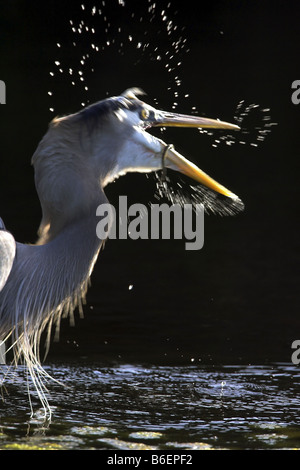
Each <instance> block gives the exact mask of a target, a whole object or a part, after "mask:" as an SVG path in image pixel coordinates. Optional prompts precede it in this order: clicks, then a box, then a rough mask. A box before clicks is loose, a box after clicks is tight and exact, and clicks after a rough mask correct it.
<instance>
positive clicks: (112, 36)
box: [48, 0, 189, 113]
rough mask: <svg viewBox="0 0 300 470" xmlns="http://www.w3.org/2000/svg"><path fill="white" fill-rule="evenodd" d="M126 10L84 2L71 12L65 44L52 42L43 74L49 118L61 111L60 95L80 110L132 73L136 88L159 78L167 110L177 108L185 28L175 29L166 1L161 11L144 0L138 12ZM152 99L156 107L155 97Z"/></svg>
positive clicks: (124, 6) (127, 5) (118, 4)
mask: <svg viewBox="0 0 300 470" xmlns="http://www.w3.org/2000/svg"><path fill="white" fill-rule="evenodd" d="M132 8H134V7H133V6H132V5H130V3H125V1H121V0H118V1H116V2H107V1H104V0H103V1H101V2H98V3H97V4H96V5H91V4H88V2H85V3H83V4H81V6H80V10H79V12H74V16H75V17H77V19H72V18H71V19H70V20H69V28H70V41H68V42H67V43H65V44H64V43H63V41H61V40H60V39H59V40H58V41H57V43H56V46H57V51H56V57H55V60H54V62H53V67H52V69H51V70H50V71H49V76H50V81H51V82H52V83H51V86H50V87H49V88H50V90H49V91H48V96H49V100H50V104H49V110H50V112H51V113H55V112H56V113H57V112H58V113H60V112H61V110H60V109H59V103H60V101H61V100H60V97H59V93H60V92H61V93H65V92H66V91H67V92H68V93H69V94H70V95H71V96H70V98H71V99H72V98H73V99H74V102H77V103H78V102H80V104H81V106H86V105H88V104H90V103H92V102H93V101H97V100H99V96H103V95H106V96H111V95H114V94H115V93H116V90H115V88H114V86H113V84H114V82H115V80H116V79H117V80H116V86H120V85H119V83H120V76H122V75H123V77H124V75H125V73H124V72H126V76H128V78H129V77H130V75H131V74H132V76H133V80H136V81H137V82H138V84H139V86H141V83H140V82H141V80H144V79H145V76H147V75H148V81H149V83H152V80H153V78H152V77H153V76H157V75H158V74H159V75H163V76H165V83H166V84H167V93H168V95H169V98H170V100H171V101H172V109H175V108H176V107H177V98H178V96H179V93H178V88H179V87H180V86H181V84H182V80H181V79H180V77H179V73H180V68H181V66H182V62H183V55H184V54H186V53H187V52H188V51H189V49H188V46H187V39H186V37H184V29H185V27H183V26H179V25H178V24H177V22H176V15H177V12H176V11H175V10H174V8H173V5H172V2H169V3H168V4H167V5H165V6H162V5H158V3H155V2H153V1H151V0H147V1H145V2H141V4H140V5H139V6H138V10H136V11H135V10H133V9H132ZM135 8H137V6H136V5H135ZM78 18H79V19H78ZM148 72H149V73H148ZM105 74H107V75H108V77H107V78H105V77H104V76H105ZM123 80H124V78H123ZM146 81H147V80H146ZM95 83H97V86H95ZM132 83H133V82H132ZM132 83H128V86H132ZM144 88H145V89H147V88H146V87H144ZM61 89H62V91H60V90H61ZM101 89H102V90H101ZM95 90H96V94H95ZM122 91H123V90H119V89H118V90H117V92H118V93H120V92H122ZM153 100H154V102H155V103H156V104H157V102H158V100H157V98H155V97H153Z"/></svg>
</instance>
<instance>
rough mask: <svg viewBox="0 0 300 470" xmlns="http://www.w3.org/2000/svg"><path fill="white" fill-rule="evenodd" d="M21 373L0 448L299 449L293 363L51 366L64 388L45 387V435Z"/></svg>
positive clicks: (4, 406)
mask: <svg viewBox="0 0 300 470" xmlns="http://www.w3.org/2000/svg"><path fill="white" fill-rule="evenodd" d="M19 371H20V372H19V373H18V375H17V376H16V377H15V380H14V381H12V380H9V382H8V384H7V389H6V392H5V395H6V397H5V402H1V415H0V416H1V417H0V448H1V449H11V448H22V449H35V448H38V449H137V450H139V449H174V448H175V449H220V448H221V449H224V448H225V449H246V448H252V449H256V448H262V449H264V448H266V449H268V448H274V447H275V448H289V449H290V448H298V447H300V429H299V426H298V423H299V417H298V415H299V413H298V410H299V404H300V399H299V398H298V390H299V384H300V371H299V369H298V368H297V367H296V366H291V365H286V364H276V365H272V366H267V367H265V366H226V367H216V368H205V367H198V366H187V367H157V366H151V367H143V366H133V365H119V366H114V367H102V366H100V367H99V366H97V365H92V366H91V365H88V366H86V367H83V366H82V365H72V366H65V365H52V366H48V367H47V371H48V372H49V373H50V374H51V375H53V376H54V377H55V378H56V379H58V380H61V381H63V382H64V384H65V387H61V386H59V385H58V384H56V383H53V382H52V383H50V384H49V392H50V397H51V398H50V402H51V406H52V407H53V414H54V417H53V420H52V423H51V425H50V426H49V427H47V428H45V427H43V425H42V421H40V420H39V418H38V413H37V414H36V415H35V416H34V417H33V418H32V419H29V411H30V409H29V404H28V398H27V395H26V384H25V382H24V381H23V378H22V369H21V368H20V369H19ZM31 398H32V401H33V405H35V406H38V401H37V400H35V397H34V396H32V397H31Z"/></svg>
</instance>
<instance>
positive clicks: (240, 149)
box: [0, 0, 300, 364]
mask: <svg viewBox="0 0 300 470" xmlns="http://www.w3.org/2000/svg"><path fill="white" fill-rule="evenodd" d="M81 3H83V2H58V1H55V0H49V1H47V2H39V3H37V2H33V1H26V2H25V1H21V0H19V1H18V0H11V1H9V2H1V7H0V9H1V14H0V58H1V62H0V79H1V80H4V81H5V83H6V88H7V96H6V99H7V104H6V105H2V106H1V107H0V125H1V133H0V135H1V150H0V152H1V154H0V165H1V167H0V168H1V169H0V171H1V180H0V181H1V183H0V196H1V197H0V215H1V217H2V218H3V220H4V222H5V224H6V226H7V228H8V229H9V230H10V231H12V232H13V234H14V235H15V237H16V239H17V240H18V241H22V242H34V241H35V239H36V231H37V228H38V225H39V221H40V217H41V212H40V206H39V202H38V199H37V195H36V192H35V187H34V181H33V168H32V167H31V165H30V159H31V155H32V154H33V152H34V150H35V148H36V146H37V144H38V142H39V140H40V139H41V137H42V136H43V134H44V133H45V131H46V129H47V124H48V122H49V120H50V119H51V118H52V117H53V114H51V113H50V111H49V107H50V106H51V103H52V102H51V98H50V97H49V96H48V94H47V92H48V91H49V90H53V93H54V97H53V100H54V101H55V100H56V101H55V111H57V112H58V113H62V114H63V113H69V112H74V111H77V110H78V109H80V103H81V100H82V96H84V97H85V95H84V93H83V91H82V88H80V87H75V88H74V89H73V90H72V87H71V86H70V80H69V79H68V80H64V79H61V78H59V79H58V78H56V77H58V76H59V74H58V73H56V75H55V77H54V78H53V77H52V78H51V77H50V76H49V72H50V71H51V70H53V69H54V66H53V64H54V61H55V60H56V58H57V55H58V54H60V57H61V58H60V60H61V63H62V64H64V63H67V61H68V60H70V61H72V59H73V56H72V54H74V60H77V61H78V55H80V54H79V53H80V52H81V48H82V50H83V51H84V50H85V47H86V44H85V42H84V41H85V38H84V37H82V38H81V39H80V41H81V42H80V44H78V46H77V47H76V48H73V49H72V47H71V42H72V40H71V39H70V38H71V36H72V35H71V32H70V25H69V20H70V18H73V19H74V21H75V20H80V18H81V17H82V15H83V14H84V13H83V11H82V9H81V7H80V4H81ZM106 3H107V4H108V5H106V6H105V7H103V12H105V14H106V15H107V17H108V18H110V20H111V24H112V25H117V24H120V25H122V30H123V31H125V33H124V34H126V35H128V32H129V33H130V34H132V36H133V37H134V38H135V39H136V38H139V37H141V40H145V39H146V37H145V32H147V40H149V41H150V42H151V41H157V42H158V45H159V51H158V53H160V55H162V65H163V64H164V60H165V58H164V57H165V56H164V54H165V52H166V50H167V48H168V44H167V43H164V38H165V36H164V35H163V33H159V32H158V31H159V30H160V28H161V21H160V22H159V21H153V22H151V23H149V24H146V23H145V20H144V22H143V23H142V24H141V23H140V22H137V21H135V20H132V21H131V22H130V23H129V22H128V18H129V13H128V12H130V11H133V12H135V13H136V16H135V18H139V17H141V16H142V15H144V13H145V9H147V7H148V6H149V4H148V2H146V1H139V2H137V1H136V2H134V1H127V2H125V7H123V9H122V8H121V7H120V5H118V2H117V1H109V2H108V1H107V2H106ZM168 3H169V2H158V6H157V11H159V10H160V9H161V10H163V8H164V4H165V5H166V6H167V4H168ZM93 4H96V5H97V2H96V1H95V2H94V3H93ZM99 4H101V2H99ZM171 4H172V6H171V7H169V9H168V10H167V11H168V14H169V16H170V17H172V14H174V22H175V23H176V24H178V25H179V29H180V30H181V28H183V27H185V29H184V32H183V33H182V34H183V35H184V36H185V37H186V38H187V44H188V47H187V48H188V49H189V52H185V53H184V54H183V53H181V56H180V60H181V61H182V62H183V65H181V66H180V68H179V72H178V73H179V76H180V78H181V79H182V85H181V87H179V88H178V91H179V97H178V99H176V101H178V108H177V109H178V111H180V112H187V113H188V112H190V111H191V107H190V104H192V105H194V106H197V109H198V110H199V112H201V113H205V114H206V115H207V116H210V117H220V118H222V119H224V120H229V121H230V120H232V117H233V114H234V110H235V108H236V105H237V104H238V103H239V101H240V100H245V102H246V103H249V104H250V103H258V104H259V105H260V106H261V107H262V108H270V110H271V111H270V114H271V117H272V121H273V122H276V123H278V125H277V126H274V127H273V128H272V133H271V134H270V135H269V136H268V138H267V139H266V140H265V142H263V143H261V144H260V145H259V146H258V147H252V146H251V145H246V146H242V145H239V144H236V145H233V146H230V147H229V146H226V145H222V146H219V147H218V148H217V149H215V148H213V147H212V145H211V140H209V139H208V138H207V137H205V136H201V135H200V134H199V133H198V132H197V131H193V130H188V129H177V130H176V132H175V131H174V130H170V131H168V132H167V133H165V134H164V139H165V140H166V141H168V142H172V143H173V144H175V146H176V148H177V149H178V150H179V151H181V152H182V153H183V154H184V155H185V156H187V157H188V158H190V159H192V160H193V161H194V162H196V163H197V164H198V165H199V166H200V167H201V168H202V169H203V170H204V171H207V172H208V173H209V174H210V175H211V176H213V177H214V178H216V179H217V180H218V181H221V182H222V183H224V184H225V186H227V187H229V188H230V189H231V190H232V191H233V192H235V193H236V194H238V195H239V196H240V197H241V198H242V199H243V201H244V203H245V206H246V209H245V212H244V213H243V214H241V215H239V216H237V217H228V218H222V217H219V216H212V215H211V216H206V217H205V243H204V248H203V249H202V250H200V251H197V252H191V251H190V252H189V251H186V250H184V242H182V241H174V240H169V241H155V240H152V241H151V240H149V241H132V240H130V239H129V240H127V241H115V240H111V241H110V242H108V243H107V245H106V248H105V250H104V251H103V252H102V253H101V255H100V258H99V260H98V262H97V265H96V268H95V270H94V273H93V275H92V286H91V288H90V290H89V292H88V296H87V305H86V307H85V318H84V319H83V320H82V319H79V317H78V315H77V314H76V327H75V328H71V327H70V326H69V324H68V321H67V320H65V321H63V322H62V332H61V339H60V342H59V343H58V344H53V345H52V347H51V350H50V354H49V356H48V360H58V359H66V358H67V359H68V360H71V358H74V359H75V360H78V361H79V360H83V359H85V360H86V359H88V360H97V361H99V362H109V361H123V362H129V361H131V362H136V363H137V362H149V363H168V364H170V363H172V364H176V363H180V364H181V363H186V364H191V363H193V364H217V363H241V362H242V363H261V364H263V363H266V362H272V361H279V362H290V360H291V359H290V357H291V353H292V350H291V343H292V342H293V341H294V340H295V339H299V336H300V331H299V327H300V320H299V313H298V311H299V307H298V297H299V296H298V291H299V241H298V229H299V215H298V204H299V189H298V186H299V117H300V105H299V106H296V105H294V104H293V103H292V101H291V95H292V89H291V84H292V82H293V81H294V80H297V79H300V76H299V74H300V70H299V44H300V32H299V31H300V8H299V7H297V2H284V1H282V2H275V1H273V2H268V1H260V2H256V1H252V2H242V1H239V2H238V1H214V2H197V3H195V2H189V1H186V2H179V3H178V4H175V2H171ZM85 5H86V6H87V7H86V8H87V9H88V8H90V6H92V4H89V3H87V2H85ZM195 5H196V7H195ZM176 11H177V14H176V13H175V12H176ZM122 15H124V16H122ZM144 17H145V15H144ZM160 34H161V36H160ZM97 35H98V36H97V40H98V43H99V44H104V42H105V39H106V34H105V31H103V30H102V29H101V28H99V29H98V30H97ZM77 37H78V36H77ZM86 41H87V43H88V41H90V40H89V38H88V37H87V38H86ZM57 42H59V43H61V45H62V46H63V47H62V48H61V49H62V50H58V48H57V46H56V43H57ZM127 43H128V42H127ZM124 44H125V45H124V51H125V54H124V56H121V55H118V54H117V53H116V52H114V53H113V54H111V55H110V51H111V49H110V48H106V49H105V51H104V53H103V54H102V55H101V54H99V55H98V58H97V60H95V73H94V74H93V75H92V76H90V78H89V88H90V96H91V101H93V100H94V101H96V100H99V99H102V98H104V97H105V96H107V93H109V94H110V95H111V94H120V93H121V92H122V91H123V90H124V89H126V88H128V87H131V86H139V87H141V88H143V89H145V91H146V92H147V95H148V96H147V97H146V98H145V101H148V102H149V103H150V104H153V98H154V97H155V98H156V100H157V102H158V105H159V107H161V108H163V109H169V110H171V106H172V104H173V101H174V97H173V96H172V95H171V93H170V91H167V88H168V86H169V87H170V86H171V88H172V89H173V91H174V89H175V88H174V80H173V79H174V72H173V73H172V74H171V73H170V74H168V73H167V72H166V70H165V69H164V68H163V66H161V68H160V69H158V65H157V63H156V62H155V61H154V60H153V58H152V57H150V56H149V57H148V56H147V51H145V53H144V54H143V57H142V59H143V60H142V61H141V63H139V64H138V65H135V61H136V59H137V58H138V57H139V51H137V50H134V48H132V49H130V50H128V51H126V43H124ZM128 47H129V46H128ZM70 51H73V52H72V53H71V52H70ZM64 76H65V75H64ZM172 80H173V81H172ZM186 93H189V94H190V102H188V100H186V99H184V98H183V96H184V94H186ZM81 95H82V96H81ZM154 190H155V184H154V180H153V179H152V178H146V176H145V175H127V176H126V177H124V178H121V179H119V180H118V181H117V182H116V183H114V184H113V185H111V186H110V187H109V188H108V190H107V195H108V196H109V198H110V200H111V202H114V201H116V200H117V197H118V195H119V194H123V195H124V194H125V195H128V198H129V201H130V203H131V202H142V203H145V204H146V203H147V202H148V201H150V200H152V201H153V194H154ZM129 285H133V289H131V290H129V289H128V286H129ZM191 361H193V362H191Z"/></svg>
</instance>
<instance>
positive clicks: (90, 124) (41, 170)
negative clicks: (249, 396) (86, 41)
mask: <svg viewBox="0 0 300 470" xmlns="http://www.w3.org/2000/svg"><path fill="white" fill-rule="evenodd" d="M138 94H139V90H138V89H130V90H127V91H126V92H124V93H123V94H122V95H121V96H118V97H113V98H108V99H105V100H103V101H100V102H98V103H96V104H93V105H91V106H88V107H86V108H84V109H82V110H81V111H79V112H78V113H75V114H71V115H69V116H65V117H61V118H56V119H54V120H53V121H52V122H51V123H50V126H49V129H48V131H47V133H46V134H45V136H44V137H43V139H42V140H41V142H40V144H39V145H38V147H37V150H36V151H35V153H34V155H33V158H32V163H33V165H34V170H35V184H36V189H37V192H38V196H39V199H40V203H41V206H42V214H43V215H42V221H41V225H40V228H39V232H38V236H39V238H38V240H37V243H36V244H34V245H30V244H21V243H18V242H16V241H15V239H14V238H13V236H12V235H11V234H10V233H9V232H8V231H6V229H5V227H4V225H3V223H2V225H1V226H0V229H1V231H0V340H3V341H6V340H7V338H8V337H11V343H12V348H13V351H14V358H15V360H16V361H18V360H19V359H21V358H23V359H24V361H25V364H26V366H27V367H28V369H29V372H30V374H31V377H32V381H33V383H34V385H35V387H36V389H37V391H38V393H39V397H40V399H41V401H42V404H43V406H44V407H45V409H48V410H49V408H48V402H47V399H46V397H45V394H44V391H45V390H44V381H43V380H42V378H43V375H44V374H45V371H44V369H43V368H42V366H41V361H40V356H39V344H40V337H41V333H42V332H43V331H44V330H45V328H46V327H48V330H47V331H48V345H49V338H50V332H51V327H52V326H53V325H55V324H59V322H60V318H61V316H62V314H63V313H66V312H72V311H73V310H74V308H75V307H76V306H78V305H80V304H81V301H82V298H84V296H85V293H86V290H87V284H88V279H89V277H90V275H91V273H92V270H93V267H94V264H95V262H96V259H97V257H98V254H99V250H100V248H101V245H102V244H103V240H99V238H98V237H97V236H96V225H97V222H98V221H99V218H97V217H96V209H97V207H98V206H99V205H100V204H102V203H107V202H108V201H107V199H106V196H105V194H104V188H105V186H106V185H107V184H108V183H109V182H111V181H113V180H114V179H115V178H117V177H118V176H120V175H123V174H125V173H127V172H132V171H137V172H151V171H156V170H159V169H161V168H162V166H165V167H167V168H171V169H173V170H178V171H180V172H182V173H184V174H186V175H188V176H189V177H191V178H193V179H194V180H196V181H198V182H200V183H202V184H203V185H205V186H207V187H209V188H211V189H212V190H214V191H216V192H219V193H221V194H223V195H224V196H225V197H226V198H231V199H232V200H238V198H237V196H235V195H234V194H233V193H232V192H231V191H229V190H228V189H226V188H225V187H224V186H222V185H220V184H219V183H217V182H216V181H214V180H213V179H212V178H210V177H209V176H208V175H206V174H205V173H204V172H203V171H201V170H200V169H199V168H197V167H196V166H195V165H194V164H193V163H191V162H189V161H188V160H186V159H185V158H184V157H183V156H181V155H180V154H179V153H178V152H176V151H175V150H174V149H173V148H172V147H170V146H168V145H167V144H166V143H165V142H163V141H162V140H160V139H158V138H156V137H154V136H152V135H150V134H149V133H148V132H146V131H147V129H148V128H151V127H153V126H180V127H195V128H203V127H209V128H220V129H239V128H238V126H236V125H234V124H229V123H226V122H222V121H219V120H213V119H207V118H201V117H197V116H186V115H180V114H174V113H169V112H164V111H158V110H156V109H154V108H153V107H151V106H149V105H147V104H146V103H144V102H143V101H141V100H140V99H139V98H138ZM0 220H1V219H0ZM1 222H2V221H1Z"/></svg>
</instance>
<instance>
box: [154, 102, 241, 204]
mask: <svg viewBox="0 0 300 470" xmlns="http://www.w3.org/2000/svg"><path fill="white" fill-rule="evenodd" d="M153 126H163V127H165V126H173V127H197V128H199V127H210V128H215V129H230V130H239V129H240V128H239V126H237V125H236V124H230V123H229V122H224V121H219V120H217V119H208V118H204V117H198V116H187V115H185V114H175V113H167V112H164V111H160V112H159V115H158V117H157V119H156V121H155V122H154V123H153ZM164 145H165V147H164V150H163V155H164V159H165V164H166V166H170V167H171V168H175V169H176V170H178V171H180V172H181V173H183V174H185V175H187V176H189V177H190V178H192V179H194V180H196V181H198V182H199V183H201V184H203V185H204V186H207V187H208V188H210V189H213V190H214V191H216V192H218V193H220V194H223V195H224V196H227V197H230V198H232V199H237V198H238V196H236V195H235V194H234V193H232V192H231V191H230V190H229V189H227V188H225V187H224V186H222V185H221V184H220V183H218V182H217V181H215V180H214V179H212V178H211V177H210V176H208V175H207V174H206V173H204V171H202V170H200V168H198V167H197V166H196V165H194V164H193V163H192V162H190V161H189V160H187V159H186V158H184V157H183V156H182V155H180V153H178V152H177V151H176V150H174V149H173V148H172V147H168V146H166V144H164ZM168 162H169V163H171V165H168Z"/></svg>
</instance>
